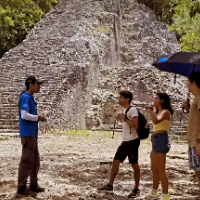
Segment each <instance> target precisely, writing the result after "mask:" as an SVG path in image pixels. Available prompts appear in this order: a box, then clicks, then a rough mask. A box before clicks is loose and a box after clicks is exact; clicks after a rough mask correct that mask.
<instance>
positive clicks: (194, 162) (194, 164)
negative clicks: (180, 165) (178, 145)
mask: <svg viewBox="0 0 200 200" xmlns="http://www.w3.org/2000/svg"><path fill="white" fill-rule="evenodd" d="M188 153H189V165H190V169H193V170H195V171H200V157H199V156H198V155H197V154H196V147H189V152H188Z"/></svg>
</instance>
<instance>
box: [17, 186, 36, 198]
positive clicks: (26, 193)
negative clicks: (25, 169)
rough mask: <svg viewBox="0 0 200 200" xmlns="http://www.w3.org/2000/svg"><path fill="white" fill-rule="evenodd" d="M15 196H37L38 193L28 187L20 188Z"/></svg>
mask: <svg viewBox="0 0 200 200" xmlns="http://www.w3.org/2000/svg"><path fill="white" fill-rule="evenodd" d="M15 196H16V198H23V197H35V196H37V193H36V192H33V191H31V190H29V189H28V188H26V189H18V190H17V194H16V195H15Z"/></svg>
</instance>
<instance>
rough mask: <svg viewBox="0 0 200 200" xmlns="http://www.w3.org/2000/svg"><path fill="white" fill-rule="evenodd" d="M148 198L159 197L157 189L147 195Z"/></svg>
mask: <svg viewBox="0 0 200 200" xmlns="http://www.w3.org/2000/svg"><path fill="white" fill-rule="evenodd" d="M145 198H146V199H152V200H153V199H158V195H157V190H154V189H152V191H151V193H150V194H149V195H147V196H146V197H145Z"/></svg>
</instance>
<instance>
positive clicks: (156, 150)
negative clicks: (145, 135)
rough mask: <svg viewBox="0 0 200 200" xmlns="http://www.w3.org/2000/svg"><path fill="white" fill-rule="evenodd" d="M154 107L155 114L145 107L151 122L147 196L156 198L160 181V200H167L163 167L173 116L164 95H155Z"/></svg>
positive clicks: (165, 175) (165, 176)
mask: <svg viewBox="0 0 200 200" xmlns="http://www.w3.org/2000/svg"><path fill="white" fill-rule="evenodd" d="M154 105H155V109H156V112H154V110H153V107H152V106H148V105H147V106H145V108H146V110H147V111H148V113H149V115H150V117H151V120H152V122H153V134H152V136H151V141H152V152H151V169H152V172H153V190H152V192H151V194H149V195H148V199H150V198H153V199H156V198H157V190H158V187H159V182H160V181H161V184H162V192H163V197H162V200H169V195H168V177H167V173H166V169H165V167H166V154H167V153H168V152H169V150H170V147H171V145H170V142H169V138H168V133H167V132H168V130H169V126H170V124H171V115H172V114H173V110H172V107H171V103H170V98H169V96H168V95H167V94H166V93H157V95H156V98H155V104H154Z"/></svg>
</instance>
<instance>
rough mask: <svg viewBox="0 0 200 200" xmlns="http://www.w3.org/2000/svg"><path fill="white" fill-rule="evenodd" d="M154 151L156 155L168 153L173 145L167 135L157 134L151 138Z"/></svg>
mask: <svg viewBox="0 0 200 200" xmlns="http://www.w3.org/2000/svg"><path fill="white" fill-rule="evenodd" d="M151 142H152V149H153V151H154V152H156V153H165V154H166V153H168V152H169V150H170V148H171V144H170V142H169V136H168V134H167V133H157V134H156V135H152V136H151Z"/></svg>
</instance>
